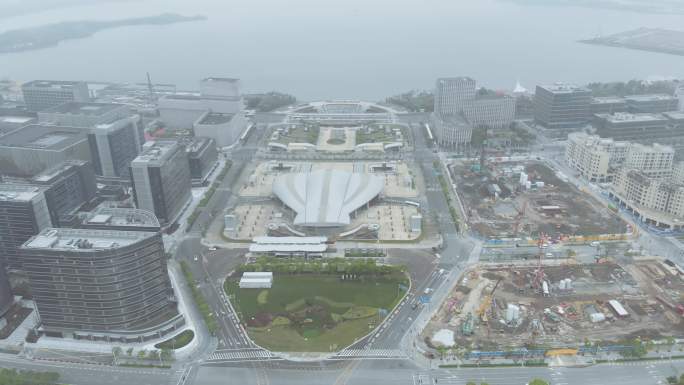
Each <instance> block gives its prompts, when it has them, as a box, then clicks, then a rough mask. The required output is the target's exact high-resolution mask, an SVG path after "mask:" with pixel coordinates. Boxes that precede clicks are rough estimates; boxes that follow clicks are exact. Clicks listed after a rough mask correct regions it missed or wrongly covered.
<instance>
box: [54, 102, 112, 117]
mask: <svg viewBox="0 0 684 385" xmlns="http://www.w3.org/2000/svg"><path fill="white" fill-rule="evenodd" d="M123 107H125V106H124V105H123V104H116V103H97V102H67V103H64V104H60V105H59V106H56V107H52V108H49V109H47V110H45V111H43V112H44V113H50V114H69V115H86V116H102V115H104V114H107V113H109V112H111V111H114V110H117V109H119V108H123Z"/></svg>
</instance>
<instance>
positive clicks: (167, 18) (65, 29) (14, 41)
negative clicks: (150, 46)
mask: <svg viewBox="0 0 684 385" xmlns="http://www.w3.org/2000/svg"><path fill="white" fill-rule="evenodd" d="M206 19H207V18H206V16H201V15H197V16H183V15H178V14H175V13H164V14H161V15H156V16H148V17H138V18H128V19H119V20H108V21H92V20H82V21H69V22H63V23H56V24H47V25H43V26H39V27H33V28H24V29H14V30H10V31H6V32H3V33H0V54H3V53H16V52H25V51H32V50H37V49H42V48H49V47H54V46H56V45H58V44H59V43H61V42H62V41H65V40H74V39H83V38H87V37H90V36H92V35H94V34H95V33H97V32H99V31H102V30H106V29H112V28H118V27H126V26H136V25H167V24H176V23H184V22H189V21H198V20H206Z"/></svg>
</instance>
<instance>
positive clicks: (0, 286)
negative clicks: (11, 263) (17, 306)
mask: <svg viewBox="0 0 684 385" xmlns="http://www.w3.org/2000/svg"><path fill="white" fill-rule="evenodd" d="M13 303H14V295H13V294H12V287H11V286H10V282H9V278H7V272H6V271H5V267H4V266H3V264H2V263H0V317H2V316H4V315H5V313H7V311H8V310H9V309H10V307H11V306H12V304H13Z"/></svg>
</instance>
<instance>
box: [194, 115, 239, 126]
mask: <svg viewBox="0 0 684 385" xmlns="http://www.w3.org/2000/svg"><path fill="white" fill-rule="evenodd" d="M233 116H235V114H221V113H218V112H209V113H207V114H206V115H204V117H203V118H202V119H201V120H200V121H199V123H198V124H203V125H216V124H225V123H228V122H230V121H231V120H232V119H233Z"/></svg>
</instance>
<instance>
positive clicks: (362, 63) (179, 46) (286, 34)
mask: <svg viewBox="0 0 684 385" xmlns="http://www.w3.org/2000/svg"><path fill="white" fill-rule="evenodd" d="M93 2H94V1H93ZM1 7H2V6H1V5H0V10H1ZM164 12H177V13H181V14H184V15H195V14H202V15H206V16H207V17H208V20H206V21H198V22H190V23H180V24H174V25H166V26H142V27H124V28H119V29H111V30H106V31H102V32H98V33H97V34H95V35H94V36H92V37H89V38H85V39H80V40H70V41H66V42H63V43H61V44H60V45H59V46H57V47H52V48H47V49H42V50H38V51H29V52H22V53H16V54H5V55H0V78H11V79H16V80H20V81H26V80H30V79H33V78H54V79H85V80H103V81H129V82H141V81H144V80H145V72H147V71H149V72H150V73H151V75H152V78H153V81H155V82H165V83H176V84H177V85H178V86H180V87H181V88H186V89H195V88H197V81H198V80H199V79H200V78H202V77H205V76H209V75H213V76H231V77H239V78H241V79H242V80H243V87H244V90H245V91H246V92H256V91H269V90H274V89H275V90H280V91H285V92H289V93H292V94H294V95H296V96H297V97H298V98H300V99H305V100H311V99H324V98H361V99H370V100H378V99H381V98H384V97H385V96H388V95H390V94H394V93H398V92H402V91H405V90H409V89H413V88H419V89H422V88H431V87H432V85H433V83H434V79H435V78H437V77H439V76H455V75H469V76H472V77H474V78H476V79H477V80H478V81H479V82H480V83H481V84H483V85H485V86H488V87H491V88H505V89H511V88H513V86H514V85H515V82H516V79H520V81H521V82H522V84H523V85H524V86H526V87H528V88H530V89H532V88H533V87H534V85H535V84H536V83H540V82H542V83H543V82H554V81H560V80H563V81H572V82H578V83H586V82H589V81H607V80H628V79H632V78H658V77H678V78H684V57H681V56H672V55H665V54H659V53H652V52H641V51H634V50H628V49H619V48H609V47H600V46H592V45H585V44H580V43H577V42H576V40H578V39H582V38H589V37H594V36H596V35H597V34H599V33H602V34H609V33H615V32H620V31H623V30H628V29H633V28H638V27H662V28H673V29H680V28H681V26H682V24H681V21H682V16H681V15H650V14H643V13H637V12H629V11H617V10H601V9H589V8H577V7H545V6H534V5H520V4H517V3H512V2H507V1H498V0H421V1H416V0H413V1H407V0H372V1H367V0H344V1H334V2H333V1H320V0H289V1H282V0H230V1H223V0H194V1H187V0H183V1H181V0H141V1H123V2H104V3H103V2H98V3H97V4H93V5H86V6H83V5H76V6H72V7H69V8H62V9H53V10H48V11H45V12H42V13H34V14H30V15H23V16H17V17H12V18H4V19H0V30H8V29H13V28H21V27H28V26H36V25H42V24H48V23H55V22H58V21H64V20H94V19H117V18H128V17H140V16H148V15H155V14H160V13H164Z"/></svg>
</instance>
